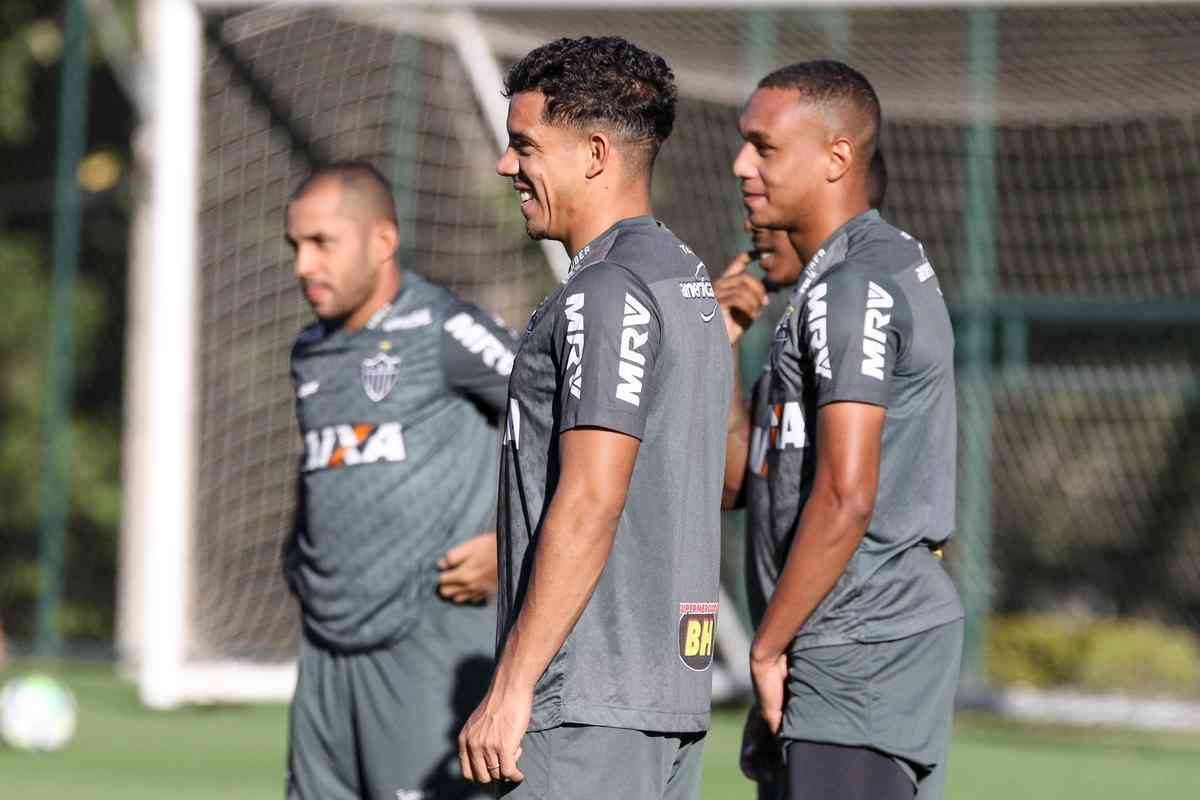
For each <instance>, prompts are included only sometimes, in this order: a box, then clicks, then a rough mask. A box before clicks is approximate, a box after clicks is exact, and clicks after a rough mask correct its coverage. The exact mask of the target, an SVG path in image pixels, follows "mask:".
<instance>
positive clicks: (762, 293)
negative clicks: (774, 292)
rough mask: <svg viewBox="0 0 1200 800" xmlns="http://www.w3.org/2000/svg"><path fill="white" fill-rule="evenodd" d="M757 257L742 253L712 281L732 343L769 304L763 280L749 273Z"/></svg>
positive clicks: (740, 336) (735, 341) (734, 342)
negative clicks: (747, 270)
mask: <svg viewBox="0 0 1200 800" xmlns="http://www.w3.org/2000/svg"><path fill="white" fill-rule="evenodd" d="M753 260H754V254H753V253H742V254H740V255H739V256H738V257H737V258H735V259H734V260H733V261H730V262H729V266H727V267H726V268H725V271H724V272H723V273H721V277H720V278H717V280H715V281H713V292H714V293H715V294H716V296H717V304H718V305H720V307H721V317H722V319H724V320H725V332H726V333H728V334H729V341H730V343H731V344H736V343H737V341H738V339H740V338H742V334H743V333H745V332H746V329H747V328H749V327H750V326H751V325H753V324H754V320H756V319H758V317H759V315H761V314H762V312H763V309H764V308H766V307H767V304H768V303H770V298H768V297H767V290H766V288H765V287H764V286H763V283H762V281H760V280H759V279H758V278H756V277H754V276H753V275H749V274H747V272H746V267H748V266H750V263H751V262H752V261H753Z"/></svg>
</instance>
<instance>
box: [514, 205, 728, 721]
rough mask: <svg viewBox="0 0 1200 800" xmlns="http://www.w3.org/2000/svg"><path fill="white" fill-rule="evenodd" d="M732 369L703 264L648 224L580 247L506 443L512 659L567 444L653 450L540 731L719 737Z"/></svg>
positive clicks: (546, 681) (532, 334) (542, 713)
mask: <svg viewBox="0 0 1200 800" xmlns="http://www.w3.org/2000/svg"><path fill="white" fill-rule="evenodd" d="M731 361H732V360H731V358H730V353H729V340H728V338H727V337H726V335H725V328H724V325H723V323H722V321H721V315H720V312H719V309H718V308H717V306H716V302H715V301H714V299H713V291H712V284H711V283H710V282H709V276H708V271H707V269H706V268H705V266H704V263H703V262H701V261H700V259H699V258H697V257H696V256H695V254H693V253H692V251H691V250H690V249H688V247H687V245H685V244H683V243H682V242H680V241H679V240H678V239H677V238H675V236H674V234H672V233H671V232H670V231H669V230H667V229H666V228H664V227H662V226H661V225H659V224H658V223H657V222H655V220H653V219H652V218H650V217H637V218H634V219H627V220H623V221H621V222H619V223H617V224H616V225H614V226H613V227H612V228H610V229H609V230H608V231H606V232H605V233H603V234H602V235H600V236H599V237H598V238H596V239H595V240H594V241H593V242H592V243H591V244H589V245H588V246H587V247H585V248H583V250H582V251H580V253H579V254H578V255H577V256H576V257H575V260H574V263H573V264H572V267H571V273H570V275H569V277H568V278H567V280H566V281H565V282H564V283H563V284H562V285H561V286H559V287H558V288H557V289H556V290H555V291H554V292H553V293H552V294H551V295H550V296H549V297H547V298H546V300H545V301H543V302H542V305H541V306H540V307H539V308H538V310H537V311H535V312H534V314H533V316H532V317H531V318H530V320H529V327H528V328H527V329H526V331H525V336H524V338H522V340H521V347H520V350H519V351H518V353H517V359H516V364H515V366H514V367H513V374H512V382H511V385H510V387H509V413H508V424H507V429H506V434H505V441H504V446H503V447H502V449H501V465H500V505H499V515H498V531H499V536H500V600H499V608H498V611H497V616H498V619H497V625H498V628H499V648H500V649H501V650H503V647H504V641H505V637H506V634H507V632H508V630H509V629H510V627H511V626H512V625H513V623H515V621H516V619H517V615H518V614H519V613H520V610H521V605H522V603H523V601H524V598H525V590H526V587H527V585H528V580H529V574H530V569H531V567H532V565H533V559H534V553H535V551H536V548H537V541H538V534H539V532H540V526H541V524H542V521H543V519H544V516H545V513H546V510H547V508H548V507H549V504H550V500H551V498H552V496H553V494H554V487H555V484H556V483H557V481H558V477H559V469H560V466H559V461H558V458H559V456H558V436H559V434H560V433H562V432H564V431H568V430H570V429H572V428H577V427H599V428H606V429H608V430H612V431H618V432H621V433H625V434H628V435H630V436H635V437H637V438H638V439H640V440H641V446H640V448H639V450H638V455H637V461H636V463H635V465H634V470H633V476H632V479H631V480H630V484H629V493H628V495H627V498H626V501H625V508H624V510H623V511H622V513H621V518H620V522H619V524H618V527H617V532H616V537H615V540H614V542H613V549H612V553H611V554H610V555H609V558H608V563H607V564H606V566H605V568H604V571H603V573H602V574H601V576H600V580H599V583H598V584H597V586H596V590H595V592H594V594H593V595H592V597H591V599H590V601H589V602H588V605H587V607H586V608H585V609H584V611H583V614H582V615H581V616H580V618H579V621H578V623H576V625H575V628H574V629H573V630H572V631H571V633H570V635H569V636H568V637H567V639H566V642H565V643H564V644H563V646H562V648H561V649H560V650H559V652H558V653H557V654H556V655H555V656H554V658H553V659H552V660H551V662H550V665H549V667H548V668H547V669H546V672H545V674H544V675H543V676H542V678H541V680H540V681H539V682H538V684H537V687H536V689H535V691H534V698H533V717H532V720H531V721H530V725H529V729H530V730H534V731H536V730H543V729H546V728H551V727H554V726H557V725H560V724H562V723H578V724H586V725H604V726H609V727H616V728H632V729H640V730H651V731H671V732H686V731H700V730H705V729H707V727H708V716H709V704H710V699H711V694H712V674H711V671H710V669H709V667H710V666H711V664H712V654H713V642H714V641H715V639H714V636H715V633H716V622H717V611H718V608H717V604H718V594H719V587H718V568H719V560H720V546H721V518H720V505H721V486H722V480H723V471H724V464H725V449H724V448H725V420H726V416H727V414H728V411H729V397H730V391H731V387H732V384H731V380H732V363H731Z"/></svg>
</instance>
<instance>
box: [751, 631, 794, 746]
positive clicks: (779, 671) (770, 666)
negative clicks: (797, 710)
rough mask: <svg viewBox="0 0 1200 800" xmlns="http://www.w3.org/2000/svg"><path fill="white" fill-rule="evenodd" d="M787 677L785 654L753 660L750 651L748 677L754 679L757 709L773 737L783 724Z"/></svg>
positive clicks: (752, 652)
mask: <svg viewBox="0 0 1200 800" xmlns="http://www.w3.org/2000/svg"><path fill="white" fill-rule="evenodd" d="M787 675H788V657H787V653H781V654H780V655H777V656H768V657H762V656H760V657H758V658H755V653H754V651H753V650H751V651H750V677H751V678H753V679H754V696H755V698H756V699H757V700H758V707H759V709H760V710H761V711H762V718H763V719H764V720H765V721H766V723H767V729H768V730H770V731H771V734H772V735H773V736H778V735H779V727H780V726H781V725H782V724H783V701H784V697H785V695H786V686H787Z"/></svg>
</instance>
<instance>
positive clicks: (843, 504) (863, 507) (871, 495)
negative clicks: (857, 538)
mask: <svg viewBox="0 0 1200 800" xmlns="http://www.w3.org/2000/svg"><path fill="white" fill-rule="evenodd" d="M829 495H830V497H829V500H830V502H831V503H832V504H833V506H834V508H835V509H836V510H837V514H838V516H839V517H841V518H842V519H843V520H845V521H846V522H847V523H848V525H847V527H849V528H851V529H853V530H855V531H857V532H858V534H860V535H861V533H862V532H863V531H865V530H866V528H867V525H868V524H869V523H870V522H871V517H873V516H874V515H875V487H874V486H864V485H863V484H861V483H856V484H851V485H843V486H838V485H836V484H835V485H833V486H832V487H831V490H830V492H829ZM839 527H841V526H839Z"/></svg>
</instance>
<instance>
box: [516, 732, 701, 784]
mask: <svg viewBox="0 0 1200 800" xmlns="http://www.w3.org/2000/svg"><path fill="white" fill-rule="evenodd" d="M704 736H705V734H704V732H694V733H652V732H649V731H637V730H629V729H626V728H603V727H599V726H595V725H560V726H558V727H557V728H548V729H547V730H543V731H532V732H530V733H526V734H525V738H524V739H522V740H521V748H522V753H521V759H520V760H519V761H518V762H517V767H518V768H519V769H520V770H521V772H522V773H523V774H524V775H525V780H523V781H521V782H520V783H501V784H500V785H499V790H498V791H497V796H498V797H504V798H508V800H597V798H619V800H699V797H700V762H701V756H702V754H703V751H704Z"/></svg>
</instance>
